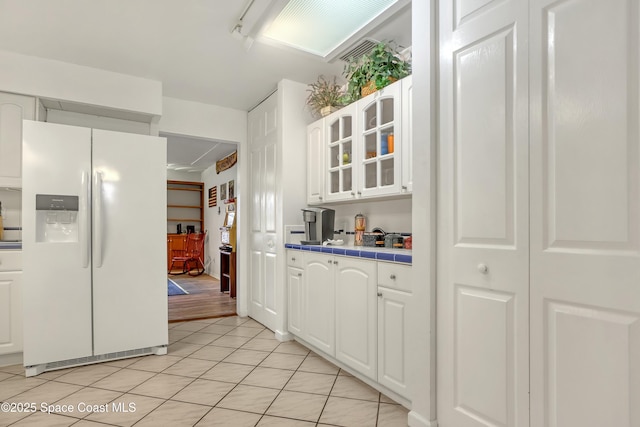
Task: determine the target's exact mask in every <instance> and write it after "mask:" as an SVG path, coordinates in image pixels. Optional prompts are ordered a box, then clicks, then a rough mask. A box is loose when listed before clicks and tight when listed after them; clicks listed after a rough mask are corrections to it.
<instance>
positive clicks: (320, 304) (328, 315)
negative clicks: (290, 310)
mask: <svg viewBox="0 0 640 427" xmlns="http://www.w3.org/2000/svg"><path fill="white" fill-rule="evenodd" d="M333 259H334V257H333V256H330V255H324V254H315V253H305V254H304V257H303V262H304V273H303V274H304V276H303V277H304V280H303V289H304V290H303V293H302V294H303V297H302V299H303V309H304V318H303V320H302V321H303V324H304V330H303V333H302V336H301V338H302V339H304V340H305V341H307V342H308V343H309V344H311V345H313V346H315V347H317V348H318V349H320V350H322V352H324V353H326V354H328V355H329V356H335V354H336V351H335V350H336V348H335V280H334V266H333Z"/></svg>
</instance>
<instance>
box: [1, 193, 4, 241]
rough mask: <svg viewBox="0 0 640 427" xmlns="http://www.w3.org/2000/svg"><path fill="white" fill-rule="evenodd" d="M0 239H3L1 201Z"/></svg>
mask: <svg viewBox="0 0 640 427" xmlns="http://www.w3.org/2000/svg"><path fill="white" fill-rule="evenodd" d="M0 240H4V224H3V223H2V202H0Z"/></svg>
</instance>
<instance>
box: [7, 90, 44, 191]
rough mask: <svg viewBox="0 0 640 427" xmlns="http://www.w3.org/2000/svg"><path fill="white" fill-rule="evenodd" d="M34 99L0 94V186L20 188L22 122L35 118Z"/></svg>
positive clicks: (11, 94)
mask: <svg viewBox="0 0 640 427" xmlns="http://www.w3.org/2000/svg"><path fill="white" fill-rule="evenodd" d="M35 110H36V100H35V98H32V97H29V96H23V95H15V94H13V93H2V92H0V186H2V187H21V186H22V120H23V119H27V120H33V119H34V118H35Z"/></svg>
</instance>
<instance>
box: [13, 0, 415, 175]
mask: <svg viewBox="0 0 640 427" xmlns="http://www.w3.org/2000/svg"><path fill="white" fill-rule="evenodd" d="M278 1H279V2H280V3H282V0H278ZM278 1H276V2H275V3H278ZM345 1H348V0H345ZM248 3H249V0H242V1H240V0H0V50H6V51H11V52H16V53H21V54H26V55H33V56H39V57H43V58H49V59H55V60H59V61H64V62H69V63H73V64H79V65H84V66H89V67H95V68H101V69H105V70H110V71H114V72H119V73H124V74H130V75H134V76H139V77H144V78H148V79H153V80H158V81H161V82H162V87H163V95H164V96H168V97H173V98H179V99H185V100H191V101H197V102H203V103H207V104H214V105H220V106H223V107H229V108H234V109H239V110H244V111H248V110H250V109H251V108H252V107H254V106H255V105H257V104H258V103H259V102H260V101H261V100H262V99H264V98H265V97H266V96H267V95H268V94H270V93H271V92H272V91H273V90H274V89H275V87H276V85H277V82H278V81H279V80H281V79H283V78H288V79H291V80H295V81H299V82H303V83H305V82H308V83H311V82H313V81H315V80H316V78H317V77H318V75H320V74H323V75H325V76H333V75H337V76H339V77H340V76H341V73H342V69H343V65H344V64H343V63H342V62H341V61H335V62H334V63H327V62H325V61H323V60H322V59H321V58H316V57H314V56H311V55H309V54H307V53H304V52H299V51H295V50H292V49H286V48H280V47H276V46H273V45H270V44H266V43H260V42H259V41H256V42H255V43H253V45H252V46H251V47H250V48H249V49H248V50H247V49H245V46H244V44H243V41H242V40H239V39H237V38H234V37H233V36H232V35H231V29H232V28H233V27H234V26H235V24H236V22H237V20H238V18H239V17H240V14H241V13H242V12H243V10H244V9H245V6H246V5H247V4H248ZM271 3H273V1H272V0H256V1H255V4H254V6H252V9H251V10H254V9H255V10H257V11H261V10H265V9H266V8H267V7H268V6H269V5H270V4H271ZM247 18H250V16H248V17H247ZM247 31H248V30H247ZM366 36H368V37H373V38H375V39H377V40H394V41H395V42H396V43H398V44H399V45H401V46H410V45H411V15H410V7H407V8H404V9H403V10H402V11H400V12H399V13H397V14H396V15H395V16H394V17H393V18H392V20H391V21H389V22H387V23H385V24H384V25H382V26H380V27H379V28H377V29H374V30H373V31H371V32H370V33H369V34H366ZM318 37H322V34H319V35H318ZM169 140H170V148H169V157H170V158H171V161H170V162H173V163H181V162H183V161H184V162H196V163H197V159H198V157H200V156H202V155H204V154H205V153H207V152H209V150H210V149H211V148H212V147H213V146H214V145H215V144H217V142H214V141H204V140H192V139H190V140H175V141H174V137H173V136H171V135H170V136H169ZM174 144H182V145H181V147H171V145H174ZM227 145H228V144H227ZM188 147H189V148H188ZM231 147H233V148H234V149H235V147H234V146H231ZM231 147H224V146H218V149H222V151H225V152H226V151H227V150H228V149H229V148H231ZM190 150H192V151H193V152H192V153H191V154H189V152H190ZM215 150H216V149H214V152H215ZM231 151H233V150H231ZM214 152H211V153H209V154H208V155H207V156H209V155H211V154H212V153H214ZM225 155H226V154H225ZM222 157H224V155H223V156H222ZM216 160H217V159H216ZM207 161H210V159H207ZM214 161H215V160H214ZM209 165H210V163H209Z"/></svg>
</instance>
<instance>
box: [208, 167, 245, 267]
mask: <svg viewBox="0 0 640 427" xmlns="http://www.w3.org/2000/svg"><path fill="white" fill-rule="evenodd" d="M237 170H238V168H237V165H234V166H233V167H231V168H229V169H227V170H226V171H222V172H220V174H216V166H215V164H214V165H213V166H211V167H210V168H208V169H207V170H205V171H204V172H202V182H204V191H205V208H204V228H205V230H207V231H208V235H209V237H208V239H207V248H206V249H205V253H206V254H207V259H206V260H205V266H206V268H207V273H208V274H209V275H211V276H213V277H215V278H217V279H219V278H220V255H219V253H218V248H219V247H220V245H221V244H222V243H221V242H220V227H222V225H223V223H224V217H225V208H226V206H227V205H225V204H224V203H223V202H222V200H220V184H224V183H227V184H228V183H229V181H231V180H233V181H234V182H236V185H235V187H236V188H235V197H239V194H238V189H237V178H238V172H237ZM213 186H217V187H218V205H217V206H215V207H212V208H210V207H209V204H208V198H209V189H210V188H211V187H213ZM228 191H229V190H228V189H227V195H228V194H229V193H228ZM236 215H237V216H238V218H240V216H241V215H242V212H240V211H239V210H236Z"/></svg>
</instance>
